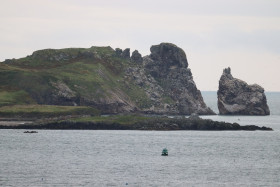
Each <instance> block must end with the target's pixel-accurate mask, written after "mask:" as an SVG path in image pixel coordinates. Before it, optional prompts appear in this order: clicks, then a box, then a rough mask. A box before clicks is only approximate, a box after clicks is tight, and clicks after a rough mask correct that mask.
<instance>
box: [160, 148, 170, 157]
mask: <svg viewBox="0 0 280 187" xmlns="http://www.w3.org/2000/svg"><path fill="white" fill-rule="evenodd" d="M161 156H168V150H167V149H166V148H164V149H163V150H162V152H161Z"/></svg>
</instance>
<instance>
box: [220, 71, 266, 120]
mask: <svg viewBox="0 0 280 187" xmlns="http://www.w3.org/2000/svg"><path fill="white" fill-rule="evenodd" d="M218 108H219V112H220V114H223V115H269V114H270V111H269V107H268V105H267V100H266V96H265V94H264V89H263V88H262V87H261V86H259V85H257V84H253V85H248V84H247V83H246V82H244V81H242V80H239V79H236V78H234V77H233V76H232V75H231V69H230V68H226V69H224V71H223V75H222V76H221V78H220V81H219V90H218Z"/></svg>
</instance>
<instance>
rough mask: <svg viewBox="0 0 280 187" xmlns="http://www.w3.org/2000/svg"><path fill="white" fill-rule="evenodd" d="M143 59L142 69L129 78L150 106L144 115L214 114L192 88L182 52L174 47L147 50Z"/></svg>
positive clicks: (157, 46) (168, 44)
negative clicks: (144, 94)
mask: <svg viewBox="0 0 280 187" xmlns="http://www.w3.org/2000/svg"><path fill="white" fill-rule="evenodd" d="M150 50H151V54H150V55H149V56H146V57H144V58H143V66H144V68H143V69H137V68H134V69H131V71H130V76H132V77H134V79H135V82H136V84H138V85H142V86H143V88H144V89H145V91H146V94H147V95H149V97H150V98H151V100H152V101H153V104H152V106H151V108H150V109H146V110H145V111H146V112H148V113H169V114H180V115H190V114H192V113H197V114H202V115H203V114H204V115H206V114H214V112H213V111H212V110H211V109H210V108H208V107H207V106H206V105H205V103H204V101H203V98H202V96H201V93H200V91H199V90H198V89H197V88H196V85H195V83H194V81H193V77H192V73H191V70H190V69H189V68H188V61H187V58H186V54H185V52H184V51H183V50H182V49H181V48H179V47H177V46H176V45H174V44H170V43H161V44H159V45H154V46H152V47H151V49H150Z"/></svg>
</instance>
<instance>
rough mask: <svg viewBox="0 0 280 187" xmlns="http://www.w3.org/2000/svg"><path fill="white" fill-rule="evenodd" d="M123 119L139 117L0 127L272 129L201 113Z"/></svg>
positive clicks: (65, 128)
mask: <svg viewBox="0 0 280 187" xmlns="http://www.w3.org/2000/svg"><path fill="white" fill-rule="evenodd" d="M120 117H121V118H125V117H130V119H136V120H133V121H131V122H122V120H119V116H117V117H115V116H114V119H113V120H112V119H111V118H110V117H108V118H110V119H107V118H103V119H102V120H88V121H79V120H76V119H68V120H64V121H49V122H46V121H45V122H42V121H41V122H33V123H26V124H17V125H3V124H0V129H52V130H157V131H170V130H172V131H175V130H199V131H226V130H228V131H236V130H246V131H254V130H265V131H272V130H273V129H272V128H269V127H264V126H263V127H258V126H255V125H247V126H241V125H239V124H238V123H227V122H219V121H213V120H210V119H201V118H199V117H198V116H191V117H189V118H183V117H179V118H168V117H147V116H146V117H144V116H140V117H139V116H137V117H133V116H132V118H131V116H120Z"/></svg>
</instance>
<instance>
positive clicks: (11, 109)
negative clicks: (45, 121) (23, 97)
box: [0, 105, 99, 118]
mask: <svg viewBox="0 0 280 187" xmlns="http://www.w3.org/2000/svg"><path fill="white" fill-rule="evenodd" d="M66 115H93V116H94V115H99V111H98V110H96V109H94V108H92V107H87V106H55V105H13V106H3V107H0V116H1V117H13V118H14V117H31V118H46V117H59V116H66Z"/></svg>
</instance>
